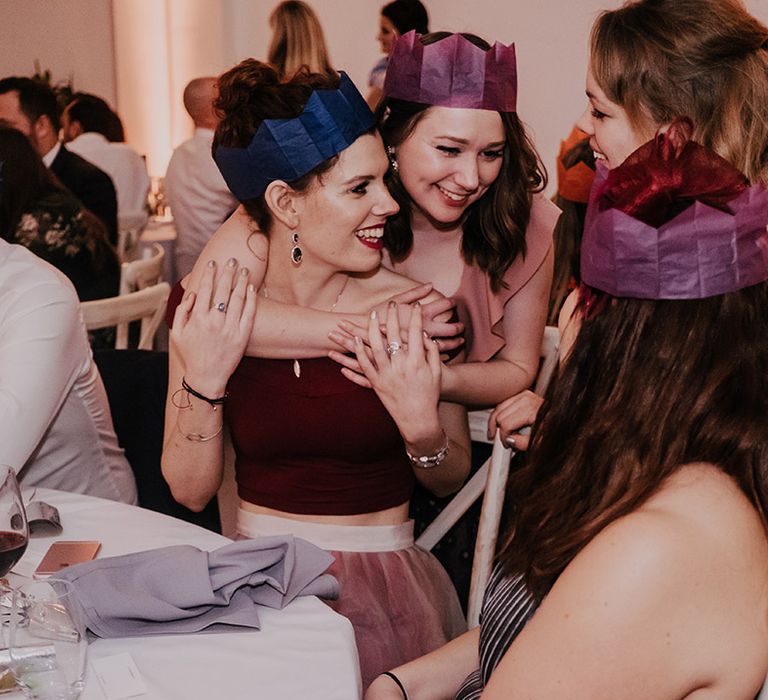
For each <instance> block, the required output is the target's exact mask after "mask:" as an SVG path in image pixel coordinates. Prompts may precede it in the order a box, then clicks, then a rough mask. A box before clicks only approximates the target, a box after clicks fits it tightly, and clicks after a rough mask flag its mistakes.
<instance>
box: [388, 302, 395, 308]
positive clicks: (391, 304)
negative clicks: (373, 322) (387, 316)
mask: <svg viewBox="0 0 768 700" xmlns="http://www.w3.org/2000/svg"><path fill="white" fill-rule="evenodd" d="M389 308H390V309H394V308H395V302H394V301H390V302H389Z"/></svg>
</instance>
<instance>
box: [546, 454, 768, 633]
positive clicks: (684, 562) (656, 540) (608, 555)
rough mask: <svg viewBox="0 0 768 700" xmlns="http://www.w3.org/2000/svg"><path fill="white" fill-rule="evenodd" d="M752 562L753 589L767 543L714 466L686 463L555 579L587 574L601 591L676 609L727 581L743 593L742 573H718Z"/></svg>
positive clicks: (723, 590)
mask: <svg viewBox="0 0 768 700" xmlns="http://www.w3.org/2000/svg"><path fill="white" fill-rule="evenodd" d="M756 561H761V562H762V564H763V565H762V567H757V568H756V570H755V572H754V575H753V577H752V582H753V583H754V584H755V590H757V589H758V588H760V587H761V586H763V585H765V584H768V542H767V541H766V533H765V530H764V527H763V524H762V522H761V519H760V517H759V515H758V513H757V512H756V510H755V509H754V507H753V506H752V504H751V503H750V502H749V500H748V499H747V498H746V496H744V494H743V493H742V492H741V490H740V489H739V488H738V486H737V485H736V483H735V482H734V481H733V480H732V479H731V478H730V477H728V476H727V475H726V474H724V473H723V472H722V471H720V470H719V469H717V468H716V467H714V466H712V465H704V464H699V465H687V466H685V467H683V468H681V469H680V470H678V471H677V472H676V473H675V474H674V475H673V476H672V477H670V478H669V479H668V480H667V482H666V483H665V484H664V485H663V486H662V488H661V489H659V491H658V492H657V493H656V494H654V495H653V496H652V497H651V498H650V499H649V500H648V501H647V502H646V503H645V504H644V505H643V506H642V507H640V508H639V509H637V510H636V511H634V512H632V513H630V514H629V515H627V516H625V517H623V518H620V519H618V520H617V521H615V522H613V523H612V524H610V525H609V526H608V527H606V528H605V529H604V530H602V531H601V532H600V533H599V534H598V535H597V536H595V537H594V538H593V539H592V541H591V542H590V543H589V544H588V545H587V546H586V547H585V548H584V549H583V550H582V552H581V553H579V554H578V555H577V556H576V558H574V560H573V562H572V563H571V565H570V566H569V567H568V568H567V569H566V571H565V572H564V573H563V576H562V577H561V579H562V580H563V583H576V584H581V583H584V582H585V581H586V580H587V579H590V580H591V584H590V585H592V586H597V587H598V589H602V590H603V591H604V594H605V595H610V594H611V592H612V591H622V592H623V594H622V595H630V596H633V597H634V600H636V601H638V602H642V601H646V602H649V603H652V604H654V605H660V606H662V607H663V606H664V605H665V603H663V600H669V601H671V602H673V604H674V605H675V606H676V607H677V608H678V609H679V603H680V601H681V600H684V599H686V598H688V599H690V596H691V595H702V596H705V597H710V596H714V595H715V594H716V593H717V594H719V595H724V594H727V592H728V591H727V587H728V586H733V587H734V588H733V590H732V593H733V594H736V593H737V590H738V591H740V593H739V595H747V594H748V591H747V589H748V588H749V585H750V584H749V578H750V577H746V578H745V577H744V576H742V575H739V576H732V577H729V576H727V575H723V574H724V568H725V569H730V570H731V571H733V570H735V569H738V568H741V567H743V566H747V565H748V563H749V562H756ZM596 571H600V572H601V575H600V576H599V577H598V576H596V575H595V572H596ZM693 581H696V585H695V586H693V585H692V582H693ZM691 589H695V591H694V590H691ZM729 605H730V603H729ZM708 607H709V610H710V611H711V612H713V613H716V612H717V606H708ZM767 621H768V620H767Z"/></svg>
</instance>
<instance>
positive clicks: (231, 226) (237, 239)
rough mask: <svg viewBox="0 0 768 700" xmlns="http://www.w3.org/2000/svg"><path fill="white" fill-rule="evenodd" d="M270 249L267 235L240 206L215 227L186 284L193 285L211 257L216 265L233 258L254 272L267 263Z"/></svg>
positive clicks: (221, 264)
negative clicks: (215, 229)
mask: <svg viewBox="0 0 768 700" xmlns="http://www.w3.org/2000/svg"><path fill="white" fill-rule="evenodd" d="M268 253H269V242H268V240H267V237H266V236H265V235H264V234H263V233H261V232H260V231H259V230H258V228H257V227H256V224H255V223H254V222H253V221H252V220H251V218H250V217H249V216H248V214H246V212H245V210H244V209H243V207H242V206H240V207H238V208H237V209H235V211H234V213H233V214H232V215H231V216H230V217H229V218H228V219H227V220H226V221H225V222H224V223H223V224H222V225H221V226H220V227H219V228H218V229H217V231H216V233H214V234H213V236H212V237H211V239H210V240H209V241H208V243H207V244H206V246H205V248H203V251H202V252H201V253H200V257H199V258H198V259H197V262H196V263H195V267H194V269H193V270H192V272H191V273H190V275H189V277H188V278H187V280H186V282H185V287H187V288H190V287H194V286H195V285H196V283H197V280H198V279H199V278H200V275H201V274H202V270H203V269H204V268H205V265H207V264H208V263H209V262H210V261H211V260H213V261H214V262H215V263H216V265H217V266H223V265H225V264H226V262H227V260H229V259H230V258H235V260H237V262H238V264H239V265H242V266H245V267H247V268H249V269H250V270H251V272H256V271H258V270H261V269H263V268H264V266H265V265H266V261H267V255H268Z"/></svg>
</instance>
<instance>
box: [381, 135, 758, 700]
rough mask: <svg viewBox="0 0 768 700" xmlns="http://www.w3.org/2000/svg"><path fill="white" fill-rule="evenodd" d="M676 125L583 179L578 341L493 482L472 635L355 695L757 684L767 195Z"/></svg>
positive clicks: (523, 694)
mask: <svg viewBox="0 0 768 700" xmlns="http://www.w3.org/2000/svg"><path fill="white" fill-rule="evenodd" d="M690 132H691V127H690V123H689V122H687V121H683V122H676V123H673V124H672V125H671V126H670V128H669V130H668V131H667V132H666V133H664V134H661V135H659V136H658V137H657V138H656V139H654V140H652V141H650V142H648V143H647V144H645V145H643V146H642V147H641V148H639V149H638V150H637V151H635V152H634V153H633V154H632V155H631V156H630V157H629V158H627V159H626V160H625V162H624V163H623V164H622V165H621V166H619V167H618V168H616V169H614V170H611V171H610V172H608V171H607V170H606V169H605V168H604V167H601V168H600V169H599V172H598V181H597V184H596V187H595V189H594V190H593V194H592V200H591V202H590V212H589V214H588V217H587V224H586V227H585V232H584V242H583V245H582V263H581V272H582V286H581V288H580V299H579V304H578V307H577V310H576V313H575V314H574V316H573V318H572V320H571V327H572V330H574V328H573V327H574V326H575V327H576V329H577V334H576V337H575V340H574V341H573V344H572V345H570V343H568V342H566V343H565V346H564V348H563V351H564V354H565V357H564V360H563V362H562V366H561V370H560V374H559V376H558V378H557V380H556V381H555V383H554V385H553V387H552V389H551V390H550V392H549V394H548V395H547V397H546V399H545V402H544V405H543V407H542V410H541V412H540V414H539V420H538V423H537V425H536V426H535V430H534V437H533V443H532V448H531V451H530V454H529V456H528V461H527V464H526V465H525V467H524V468H523V469H522V470H520V471H518V472H515V473H514V474H513V475H512V476H511V478H510V488H509V502H510V504H511V507H512V511H511V523H510V530H509V532H510V534H509V536H508V538H507V540H506V543H505V544H504V546H503V548H502V551H501V553H500V555H499V561H498V564H497V566H496V568H495V570H494V573H493V576H492V577H491V581H490V583H489V585H488V588H487V590H486V594H485V599H484V603H483V611H482V615H481V624H480V628H479V630H473V631H472V632H469V633H467V634H466V635H464V636H463V637H461V638H460V639H458V640H455V641H454V642H453V643H451V644H449V645H447V646H446V647H443V649H441V650H439V651H438V652H434V653H433V654H430V655H428V656H426V657H423V658H422V659H419V660H417V661H414V662H412V663H410V664H406V665H405V666H402V667H400V668H397V669H394V670H393V671H392V672H388V673H385V674H384V675H383V676H382V677H381V678H379V679H377V681H375V682H374V684H373V685H372V686H371V689H370V691H369V693H368V694H367V695H366V698H367V699H368V700H374V699H375V700H385V699H386V698H392V699H399V698H402V697H408V698H410V699H411V700H419V699H420V698H433V697H453V695H454V693H456V698H457V699H461V700H474V699H476V698H480V697H482V698H483V700H494V699H496V698H505V700H506V699H508V698H549V697H559V696H562V695H566V696H567V697H569V698H609V697H610V698H649V697H652V698H658V699H662V698H664V699H666V698H669V699H670V700H672V699H678V698H690V699H691V700H692V699H693V698H699V697H712V698H743V699H744V700H747V699H751V698H754V696H755V695H756V693H757V692H758V690H759V688H760V687H761V685H762V683H763V680H764V679H765V676H766V671H768V657H767V656H766V651H765V650H766V648H768V597H766V591H767V590H768V537H767V535H766V525H767V524H768V520H767V516H768V485H767V484H766V480H765V475H766V473H768V427H767V426H766V415H768V316H766V313H765V309H766V308H768V282H767V281H766V280H768V254H767V252H766V251H768V233H767V232H766V224H767V223H768V191H767V190H766V189H765V188H764V187H763V186H761V185H753V186H751V187H750V186H749V182H748V180H747V178H746V177H745V176H744V175H743V174H741V173H740V172H739V171H738V170H736V169H735V168H733V166H731V165H730V164H729V163H728V162H727V161H725V160H724V159H722V158H720V157H719V156H717V155H716V154H714V153H712V152H711V151H709V150H708V149H705V148H704V147H703V146H701V145H699V144H696V143H695V142H694V141H692V140H690ZM723 639H727V640H728V643H727V644H723V643H722V640H723ZM464 675H466V676H467V677H466V679H464V680H463V681H462V678H463V676H464ZM457 689H458V690H457Z"/></svg>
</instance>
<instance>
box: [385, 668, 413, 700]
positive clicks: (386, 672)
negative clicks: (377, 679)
mask: <svg viewBox="0 0 768 700" xmlns="http://www.w3.org/2000/svg"><path fill="white" fill-rule="evenodd" d="M381 675H382V676H387V678H391V679H392V680H393V681H394V682H395V683H397V687H398V688H400V692H401V693H402V694H403V700H408V693H406V692H405V686H404V685H403V684H402V683H401V682H400V679H399V678H398V677H397V676H396V675H395V674H394V673H392V671H384V673H382V674H381Z"/></svg>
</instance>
